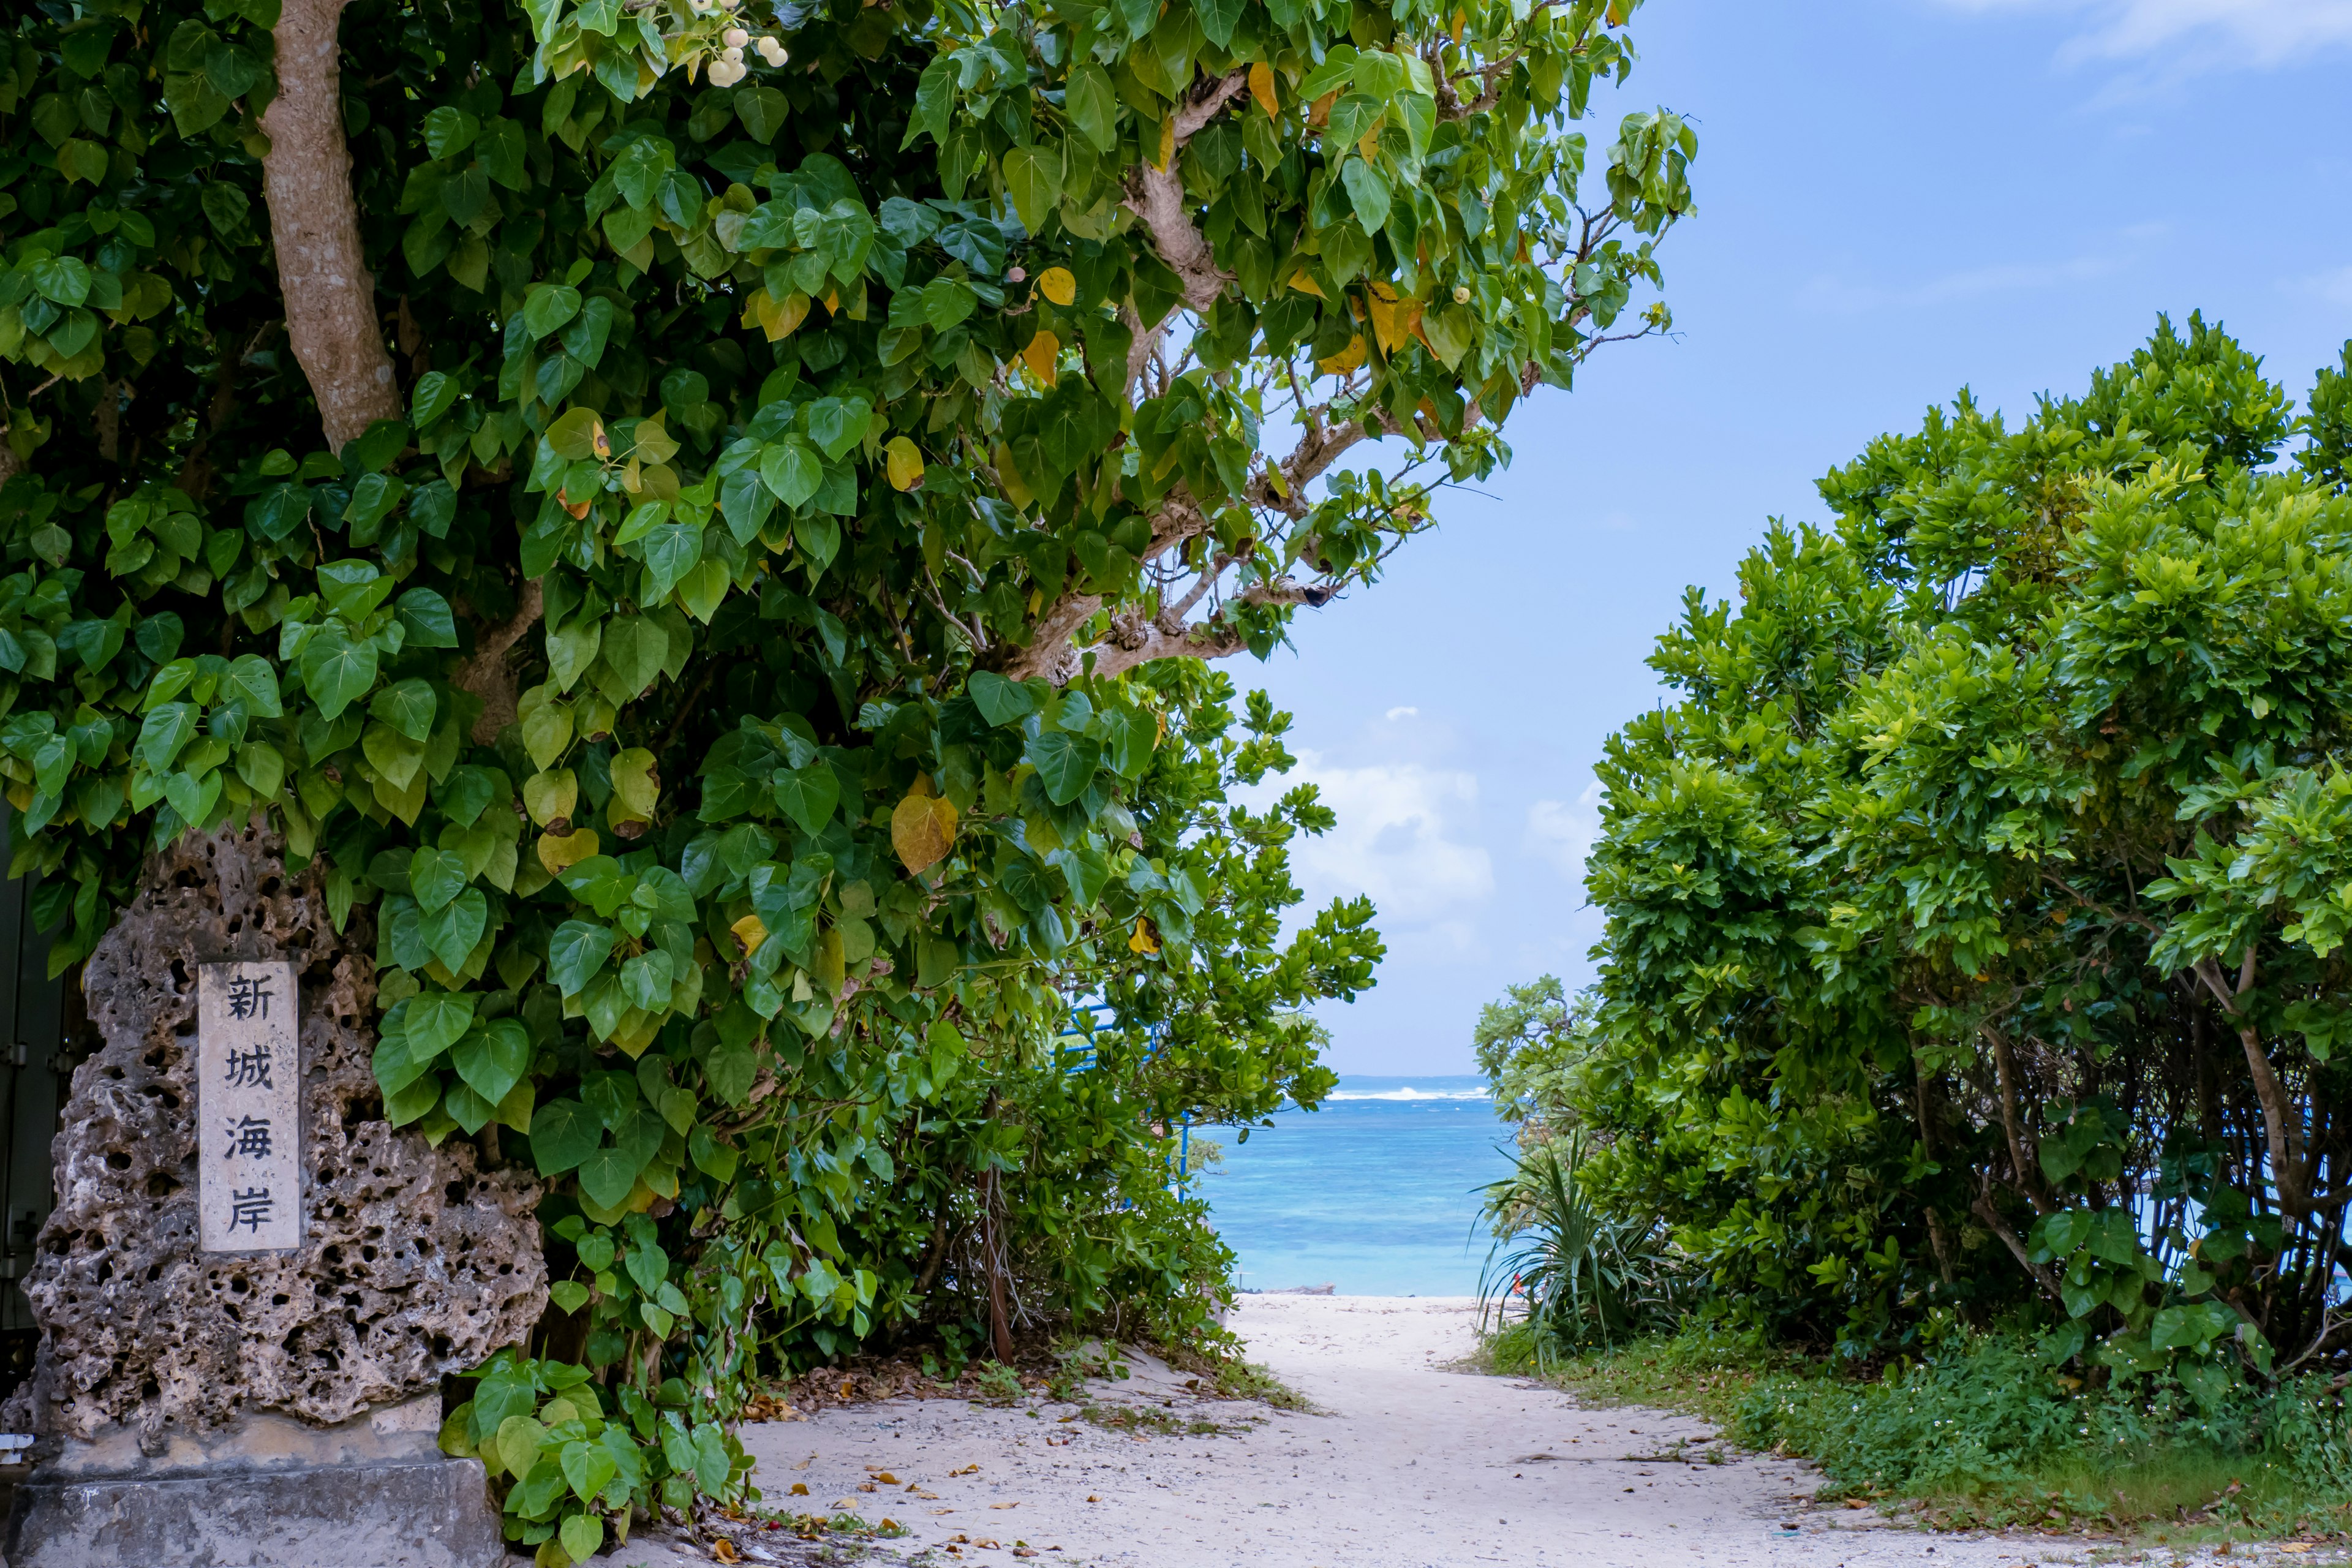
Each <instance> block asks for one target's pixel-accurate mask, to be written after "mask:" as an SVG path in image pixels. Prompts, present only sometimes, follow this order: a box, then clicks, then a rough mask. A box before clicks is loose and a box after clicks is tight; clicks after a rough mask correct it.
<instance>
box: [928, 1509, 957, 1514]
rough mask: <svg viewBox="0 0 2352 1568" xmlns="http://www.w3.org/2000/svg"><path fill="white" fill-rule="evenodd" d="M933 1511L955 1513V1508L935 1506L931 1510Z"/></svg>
mask: <svg viewBox="0 0 2352 1568" xmlns="http://www.w3.org/2000/svg"><path fill="white" fill-rule="evenodd" d="M931 1511H932V1512H933V1513H953V1512H954V1511H955V1510H953V1509H951V1508H935V1509H933V1510H931Z"/></svg>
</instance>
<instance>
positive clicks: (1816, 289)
mask: <svg viewBox="0 0 2352 1568" xmlns="http://www.w3.org/2000/svg"><path fill="white" fill-rule="evenodd" d="M2122 266H2123V263H2122V262H2120V261H2118V260H2116V259H2115V258H2112V257H2105V256H2081V257H2076V258H2074V259H2073V260H2070V261H2054V262H2011V263H2007V264H2004V265H1999V266H1992V267H1973V268H1966V269H1964V270H1962V271H1958V272H1947V273H1945V274H1943V275H1942V276H1941V277H1937V278H1930V279H1926V280H1925V281H1923V282H1919V283H1914V284H1910V285H1907V286H1904V287H1896V288H1889V287H1885V286H1883V285H1879V284H1874V283H1854V282H1850V281H1848V280H1846V279H1841V278H1833V277H1829V276H1822V277H1818V278H1815V279H1812V280H1811V282H1809V283H1807V284H1806V285H1805V287H1804V289H1803V290H1802V291H1801V293H1800V294H1799V295H1798V296H1797V302H1798V304H1799V305H1801V307H1803V308H1804V309H1806V310H1813V311H1817V312H1819V313H1821V314H1823V315H1837V316H1858V315H1862V314H1864V312H1867V311H1871V310H1888V309H1894V310H1916V309H1918V308H1920V307H1922V306H1930V305H1948V304H1953V303H1956V302H1958V301H1961V300H1980V299H1983V298H1984V297H1986V296H1987V295H1990V294H2020V293H2032V292H2035V291H2038V290H2041V289H2058V288H2063V287H2064V286H2066V285H2067V284H2070V283H2086V282H2090V281H2092V280H2094V279H2100V278H2105V277H2108V276H2110V275H2111V274H2113V273H2115V272H2116V271H2119V270H2120V269H2121V268H2122Z"/></svg>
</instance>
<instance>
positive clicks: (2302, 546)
mask: <svg viewBox="0 0 2352 1568" xmlns="http://www.w3.org/2000/svg"><path fill="white" fill-rule="evenodd" d="M2346 363H2347V368H2352V345H2347V351H2346ZM2342 386H2343V383H2342V380H2341V377H2339V376H2338V375H2337V374H2336V373H2334V372H2330V373H2328V374H2326V375H2324V376H2323V377H2322V378H2321V381H2320V384H2319V386H2318V388H2317V390H2316V391H2315V393H2314V404H2315V414H2314V416H2313V417H2312V418H2311V419H2310V420H2309V421H2306V422H2305V426H2304V427H2305V428H2306V429H2308V430H2309V431H2310V432H2311V433H2312V434H2313V435H2314V437H2315V441H2314V444H2313V445H2312V446H2311V447H2309V449H2308V450H2306V451H2305V453H2304V454H2303V459H2304V460H2303V461H2302V463H2301V464H2300V465H2281V464H2280V463H2279V462H2278V459H2279V458H2280V457H2281V456H2282V454H2283V453H2284V450H2285V447H2286V446H2287V443H2288V439H2289V437H2290V436H2291V435H2292V434H2293V433H2294V430H2295V429H2296V428H2297V421H2296V419H2295V417H2294V412H2293V404H2292V402H2291V400H2290V399H2289V397H2288V396H2287V394H2286V392H2285V391H2284V388H2282V387H2279V386H2277V385H2275V384H2273V383H2271V382H2269V381H2266V380H2265V379H2263V375H2262V374H2261V367H2260V364H2259V363H2258V362H2257V361H2256V360H2255V359H2254V358H2253V357H2252V355H2250V354H2249V353H2246V352H2245V350H2244V349H2243V348H2242V347H2241V346H2240V345H2239V344H2238V343H2237V342H2234V341H2233V340H2231V338H2230V337H2229V336H2228V335H2227V334H2226V333H2224V332H2222V331H2221V330H2220V329H2219V328H2217V327H2214V326H2211V325H2209V324H2208V323H2206V322H2205V321H2202V320H2201V319H2194V318H2192V320H2191V321H2189V323H2188V326H2187V329H2186V331H2176V330H2175V328H2174V327H2173V326H2172V324H2171V323H2170V322H2168V321H2167V322H2164V323H2162V324H2161V325H2160V327H2159V330H2158V332H2157V333H2156V335H2155V336H2154V337H2153V338H2152V339H2151V340H2150V341H2149V342H2148V343H2147V346H2146V347H2145V348H2144V349H2142V350H2140V351H2139V352H2137V353H2135V354H2134V355H2133V356H2132V357H2131V359H2130V360H2128V361H2127V362H2126V363H2121V364H2117V365H2115V366H2113V367H2111V368H2109V369H2106V370H2104V371H2101V372H2098V373H2097V374H2095V375H2094V376H2093V377H2092V379H2091V384H2090V387H2089V388H2088V390H2087V391H2086V392H2085V393H2084V395H2081V396H2079V397H2073V398H2052V399H2050V400H2048V401H2046V402H2045V403H2043V404H2042V406H2041V407H2040V409H2039V410H2038V411H2037V412H2036V413H2035V414H2034V415H2033V416H2032V418H2030V419H2028V420H2025V421H2023V422H2022V423H2021V425H2020V426H2017V427H2016V428H2011V426H2009V425H2008V424H2006V423H2005V422H2004V421H2003V420H2002V419H2001V418H2000V416H1997V415H1994V414H1991V413H1989V412H1987V411H1984V410H1982V409H1979V407H1977V406H1976V405H1974V404H1973V403H1972V402H1971V401H1970V400H1969V399H1968V398H1967V397H1965V396H1963V397H1962V398H1960V399H1959V400H1958V402H1957V403H1956V404H1955V405H1953V406H1952V407H1951V408H1950V409H1948V410H1936V411H1933V412H1931V413H1930V415H1929V416H1928V417H1927V421H1926V423H1925V425H1924V426H1922V427H1921V429H1920V430H1919V431H1918V432H1917V433H1916V435H1910V436H1894V437H1885V438H1883V439H1880V440H1878V441H1875V442H1874V443H1873V444H1872V445H1871V447H1870V448H1869V449H1868V451H1866V452H1865V453H1864V455H1863V456H1862V457H1861V458H1858V459H1857V460H1855V461H1854V462H1853V463H1852V464H1851V465H1849V466H1847V467H1846V468H1841V469H1839V470H1837V471H1835V472H1833V473H1832V474H1831V475H1830V476H1829V477H1828V478H1826V479H1823V480H1822V486H1821V490H1822V498H1823V500H1825V501H1826V502H1827V503H1828V505H1829V506H1830V507H1831V509H1832V510H1833V511H1834V513H1835V514H1836V518H1837V521H1835V522H1834V523H1833V524H1832V525H1830V526H1827V527H1822V528H1814V527H1794V528H1790V527H1780V526H1777V525H1776V526H1775V527H1774V528H1773V529H1772V530H1771V531H1770V532H1769V536H1768V537H1767V539H1766V541H1765V542H1764V543H1763V544H1762V545H1761V546H1760V547H1759V549H1757V550H1756V551H1755V552H1752V553H1750V555H1749V556H1748V558H1747V560H1746V561H1745V562H1744V563H1742V565H1741V568H1740V594H1739V598H1738V604H1737V605H1736V606H1735V605H1708V604H1706V602H1705V601H1704V599H1703V598H1702V597H1700V596H1699V595H1697V594H1696V593H1694V594H1693V595H1691V596H1690V597H1689V600H1688V602H1687V605H1686V608H1685V616H1684V617H1683V620H1682V624H1681V625H1679V626H1677V627H1676V628H1675V629H1674V630H1673V631H1671V632H1669V633H1668V634H1667V635H1666V636H1664V637H1662V638H1661V639H1660V641H1659V644H1658V647H1657V650H1656V652H1655V654H1654V657H1653V658H1652V663H1653V664H1654V666H1655V667H1656V668H1658V670H1659V671H1660V672H1661V674H1662V675H1663V676H1664V678H1665V679H1666V681H1667V682H1668V683H1669V684H1670V685H1671V686H1672V687H1674V688H1675V689H1676V690H1677V691H1678V692H1679V693H1680V698H1679V700H1678V701H1677V702H1675V704H1673V705H1672V706H1668V707H1664V708H1662V709H1660V710H1656V711H1654V712H1652V713H1648V714H1645V715H1643V716H1642V717H1641V718H1639V719H1637V720H1635V721H1633V723H1631V724H1629V725H1628V726H1627V727H1626V728H1625V729H1624V730H1623V731H1621V732H1620V733H1619V734H1617V735H1616V736H1614V737H1612V740H1611V741H1610V742H1609V746H1608V754H1607V760H1606V762H1605V763H1604V764H1603V766H1602V768H1601V778H1602V780H1603V782H1604V784H1606V786H1607V790H1608V795H1607V804H1606V807H1605V812H1604V818H1603V831H1602V834H1601V838H1600V841H1599V843H1598V844H1597V846H1596V847H1595V849H1594V851H1593V854H1592V857H1591V862H1590V866H1591V870H1590V882H1591V894H1592V897H1593V900H1594V901H1595V902H1596V903H1599V904H1600V905H1601V906H1602V907H1603V908H1604V909H1605V910H1606V911H1607V926H1606V928H1605V934H1604V936H1603V939H1602V942H1601V945H1600V947H1599V949H1598V950H1597V955H1598V957H1599V959H1600V961H1601V962H1600V973H1599V978H1598V981H1597V983H1596V984H1595V986H1594V987H1593V990H1592V992H1591V994H1590V995H1589V996H1588V997H1586V998H1584V999H1582V1000H1581V1001H1580V1003H1579V1005H1576V1006H1573V1007H1571V1006H1570V1005H1567V1003H1566V1000H1565V999H1564V998H1561V997H1558V996H1556V995H1555V996H1553V997H1551V998H1550V999H1549V1001H1548V1002H1547V1003H1546V1004H1545V1005H1544V1006H1543V1007H1541V1008H1538V1009H1536V1010H1534V1011H1533V1012H1529V1011H1528V1008H1527V1007H1526V1006H1525V1005H1524V1003H1525V1000H1526V999H1524V998H1520V997H1517V996H1516V995H1515V997H1514V999H1513V1004H1512V1005H1513V1006H1514V1007H1517V1009H1518V1011H1519V1013H1520V1014H1524V1015H1525V1016H1526V1018H1527V1025H1526V1026H1520V1027H1517V1028H1516V1032H1515V1030H1514V1027H1511V1026H1506V1027H1504V1028H1502V1029H1501V1031H1500V1032H1499V1033H1498V1034H1497V1036H1496V1040H1497V1047H1496V1061H1495V1062H1494V1063H1493V1064H1492V1066H1493V1070H1495V1071H1496V1074H1497V1081H1498V1083H1507V1082H1508V1083H1517V1084H1521V1085H1524V1086H1525V1089H1526V1092H1527V1093H1528V1095H1529V1096H1530V1097H1531V1099H1532V1100H1534V1101H1537V1102H1539V1103H1540V1104H1541V1105H1542V1106H1543V1109H1542V1110H1541V1111H1540V1114H1541V1115H1542V1116H1545V1117H1549V1119H1551V1120H1554V1121H1558V1122H1559V1123H1560V1124H1562V1125H1568V1124H1574V1125H1578V1126H1580V1127H1582V1128H1584V1129H1586V1130H1587V1131H1588V1132H1589V1134H1590V1136H1591V1139H1592V1143H1591V1150H1592V1152H1591V1159H1590V1161H1589V1162H1588V1164H1587V1167H1586V1169H1585V1170H1584V1171H1583V1173H1582V1175H1581V1180H1582V1184H1583V1186H1584V1187H1585V1189H1586V1190H1587V1193H1588V1197H1589V1201H1591V1203H1593V1204H1594V1205H1596V1206H1597V1207H1598V1208H1599V1209H1600V1210H1601V1212H1603V1213H1607V1214H1613V1215H1625V1216H1636V1217H1638V1216H1643V1215H1651V1214H1662V1215H1664V1216H1665V1218H1666V1220H1667V1221H1668V1223H1669V1224H1670V1225H1671V1226H1672V1227H1673V1230H1674V1234H1675V1238H1676V1239H1677V1241H1678V1242H1679V1243H1680V1244H1681V1245H1682V1246H1683V1247H1685V1249H1687V1251H1688V1252H1689V1253H1690V1254H1691V1255H1692V1256H1693V1258H1696V1260H1697V1262H1698V1264H1699V1265H1700V1266H1701V1267H1702V1268H1704V1269H1705V1270H1706V1273H1707V1276H1708V1279H1709V1286H1710V1293H1711V1299H1712V1306H1713V1309H1714V1310H1717V1311H1719V1312H1722V1313H1725V1314H1727V1315H1729V1316H1731V1317H1732V1318H1735V1319H1737V1320H1738V1321H1745V1322H1750V1323H1753V1324H1756V1325H1758V1326H1759V1327H1762V1328H1764V1329H1765V1330H1767V1331H1769V1334H1770V1335H1771V1336H1773V1337H1774V1338H1776V1339H1778V1340H1780V1341H1784V1342H1802V1343H1808V1344H1811V1345H1815V1346H1827V1345H1830V1344H1836V1345H1837V1346H1839V1347H1840V1348H1841V1350H1842V1352H1843V1353H1844V1354H1845V1355H1846V1356H1847V1357H1848V1358H1849V1359H1853V1360H1855V1361H1866V1360H1869V1359H1871V1358H1873V1357H1875V1356H1878V1355H1882V1354H1885V1353H1890V1352H1891V1353H1906V1352H1907V1353H1916V1352H1917V1350H1918V1349H1919V1347H1920V1345H1921V1344H1922V1343H1923V1341H1922V1338H1921V1336H1922V1334H1923V1333H1924V1332H1925V1331H1926V1329H1927V1325H1928V1324H1929V1323H1930V1322H1931V1321H1932V1320H1933V1316H1934V1314H1935V1313H1937V1312H1938V1311H1943V1312H1950V1313H1957V1314H1958V1316H1959V1317H1960V1318H1961V1319H1962V1320H1964V1321H1968V1322H1969V1323H1971V1324H1973V1325H1975V1326H1977V1327H1979V1328H1988V1327H1991V1326H1993V1325H1996V1324H2002V1323H2010V1322H2015V1323H2018V1324H2020V1325H2022V1326H2023V1327H2025V1328H2026V1329H2028V1330H2029V1331H2035V1332H2042V1333H2044V1334H2045V1336H2046V1337H2044V1338H2043V1339H2042V1342H2041V1345H2042V1353H2043V1354H2045V1355H2046V1356H2047V1357H2049V1358H2050V1359H2052V1360H2053V1361H2057V1362H2067V1361H2071V1360H2075V1359H2076V1358H2080V1364H2081V1367H2082V1370H2083V1371H2084V1372H2085V1373H2088V1372H2090V1371H2093V1370H2098V1371H2102V1372H2103V1373H2114V1374H2116V1375H2118V1376H2121V1375H2125V1374H2131V1373H2141V1372H2153V1371H2161V1372H2165V1373H2168V1374H2169V1375H2171V1376H2172V1377H2174V1378H2176V1379H2177V1380H2178V1381H2179V1384H2180V1385H2181V1389H2182V1394H2181V1396H2182V1397H2183V1398H2188V1399H2191V1400H2193V1401H2199V1402H2202V1403H2203V1404H2205V1405H2212V1404H2214V1402H2216V1401H2218V1400H2220V1399H2221V1398H2222V1397H2223V1395H2224V1394H2225V1392H2226V1390H2227V1388H2228V1387H2229V1385H2231V1384H2232V1383H2233V1382H2234V1381H2236V1380H2239V1379H2241V1378H2242V1377H2245V1376H2252V1377H2254V1378H2256V1379H2257V1380H2263V1379H2267V1378H2268V1377H2270V1376H2271V1375H2273V1373H2289V1372H2292V1371H2294V1369H2297V1368H2308V1367H2311V1366H2315V1365H2318V1364H2322V1363H2332V1362H2333V1360H2334V1359H2336V1358H2339V1357H2342V1356H2346V1355H2352V1321H2347V1320H2346V1319H2344V1318H2342V1317H2341V1316H2340V1315H2337V1314H2336V1313H2335V1312H2333V1311H2332V1310H2330V1309H2331V1303H2332V1300H2333V1295H2334V1292H2335V1289H2336V1285H2335V1278H2336V1258H2337V1254H2338V1248H2339V1247H2341V1245H2342V1238H2343V1237H2344V1234H2345V1224H2346V1219H2347V1212H2352V1121H2347V1120H2346V1119H2344V1118H2343V1117H2341V1116H2340V1115H2338V1114H2336V1112H2335V1111H2334V1110H2331V1107H2335V1106H2338V1105H2341V1104H2342V1103H2344V1101H2345V1098H2346V1096H2347V1094H2352V1057H2347V1053H2343V1052H2339V1051H2337V1050H2336V1039H2337V1037H2338V1031H2339V1030H2346V1029H2347V1028H2352V1025H2347V1019H2352V959H2347V951H2352V950H2347V948H2346V946H2345V942H2344V939H2345V936H2346V934H2347V931H2352V917H2347V916H2346V915H2345V913H2344V911H2343V910H2342V908H2341V907H2340V905H2339V904H2338V902H2337V901H2336V900H2337V899H2338V896H2339V889H2341V888H2342V887H2343V886H2344V884H2345V880H2346V871H2345V864H2346V862H2345V860H2344V856H2345V849H2344V846H2345V845H2347V844H2352V496H2347V494H2346V493H2345V492H2344V490H2343V489H2342V482H2343V481H2342V474H2341V466H2340V463H2338V461H2337V460H2336V458H2335V457H2333V456H2331V455H2330V454H2331V453H2334V452H2336V451H2337V450H2338V449H2339V448H2340V445H2341V432H2342V428H2343V418H2342V410H2343V406H2344V401H2345V397H2344V393H2343V390H2342ZM1497 1022H1498V1023H1503V1024H1506V1025H1508V1023H1509V1021H1508V1020H1504V1019H1501V1018H1500V1017H1499V1016H1498V1019H1497ZM2346 1037H2347V1038H2352V1034H2347V1036H2346Z"/></svg>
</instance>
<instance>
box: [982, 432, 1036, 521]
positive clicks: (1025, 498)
mask: <svg viewBox="0 0 2352 1568" xmlns="http://www.w3.org/2000/svg"><path fill="white" fill-rule="evenodd" d="M992 455H993V456H994V458H995V459H996V482H997V483H998V484H999V485H1001V486H1003V489H1004V499H1005V500H1009V501H1011V502H1012V503H1013V505H1014V506H1017V507H1026V506H1027V505H1028V504H1029V503H1030V502H1031V501H1032V500H1035V499H1036V498H1035V497H1034V496H1032V495H1031V494H1030V493H1029V487H1028V485H1027V484H1025V483H1024V482H1023V480H1022V478H1021V470H1020V469H1019V468H1014V467H1013V453H1012V452H1011V451H1010V450H1009V449H1008V448H1007V447H1004V446H1003V445H1002V444H1001V443H1000V444H999V445H998V447H997V448H996V451H995V452H994V453H993V454H992Z"/></svg>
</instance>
